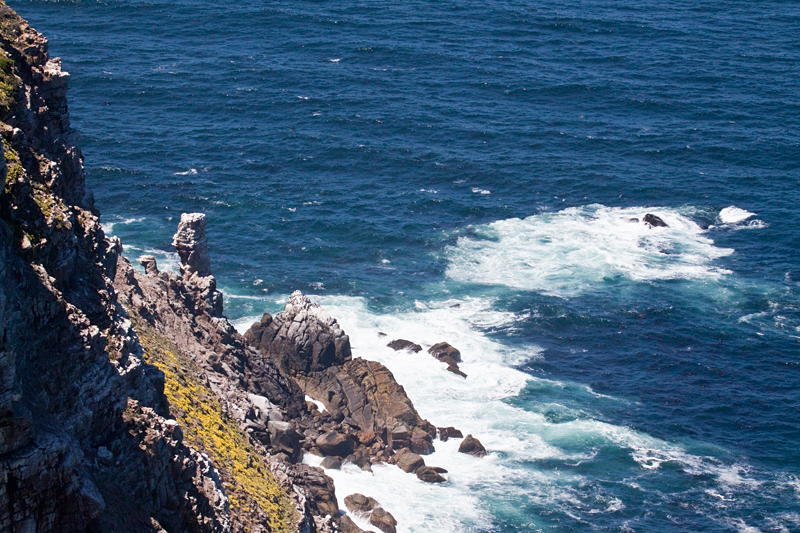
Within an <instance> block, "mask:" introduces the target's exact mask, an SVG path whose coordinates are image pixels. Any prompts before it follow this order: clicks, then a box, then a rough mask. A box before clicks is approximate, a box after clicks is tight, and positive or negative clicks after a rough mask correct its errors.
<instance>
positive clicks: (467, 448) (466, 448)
mask: <svg viewBox="0 0 800 533" xmlns="http://www.w3.org/2000/svg"><path fill="white" fill-rule="evenodd" d="M458 451H459V452H460V453H466V454H467V455H473V456H475V457H484V456H485V455H486V448H484V447H483V444H481V441H479V440H478V439H476V438H475V437H473V436H472V435H467V436H466V437H464V440H463V441H461V445H460V446H459V447H458Z"/></svg>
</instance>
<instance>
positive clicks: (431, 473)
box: [414, 466, 447, 483]
mask: <svg viewBox="0 0 800 533" xmlns="http://www.w3.org/2000/svg"><path fill="white" fill-rule="evenodd" d="M414 473H415V474H416V475H417V477H418V478H419V479H421V480H422V481H424V482H425V483H444V482H445V481H447V480H446V479H445V478H444V477H442V476H441V475H439V472H437V471H436V470H434V469H433V468H431V467H429V466H421V467H419V468H417V470H416V471H415V472H414Z"/></svg>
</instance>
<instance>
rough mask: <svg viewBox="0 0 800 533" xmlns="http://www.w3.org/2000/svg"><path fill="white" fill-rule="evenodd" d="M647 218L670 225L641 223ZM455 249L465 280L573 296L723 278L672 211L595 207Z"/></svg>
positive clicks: (706, 242)
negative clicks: (624, 285) (616, 285)
mask: <svg viewBox="0 0 800 533" xmlns="http://www.w3.org/2000/svg"><path fill="white" fill-rule="evenodd" d="M646 213H652V214H655V215H657V216H659V217H660V218H662V219H663V220H664V221H665V222H666V223H667V224H668V227H657V228H655V227H650V226H649V225H648V224H645V223H644V222H642V219H643V217H644V215H645V214H646ZM472 230H473V235H472V236H468V237H467V236H464V237H460V238H459V239H458V242H457V244H456V245H454V246H451V247H449V248H448V249H447V250H446V254H447V256H448V259H449V266H448V269H447V275H448V277H450V278H451V279H453V280H455V281H459V282H467V283H480V284H486V285H498V286H507V287H511V288H514V289H522V290H536V291H541V292H544V293H546V294H552V295H556V296H574V295H578V294H581V293H583V292H585V291H587V290H591V289H593V288H597V287H599V286H600V285H602V284H603V283H606V282H613V281H615V280H617V279H620V278H622V279H629V280H633V281H650V280H665V279H717V278H719V277H720V276H722V275H725V274H729V273H730V272H729V271H728V270H724V269H722V268H719V267H716V266H714V265H713V261H714V260H715V259H718V258H720V257H724V256H727V255H730V254H731V253H733V250H731V249H727V248H718V247H716V246H714V243H713V241H712V240H711V239H709V238H708V237H706V236H705V235H704V230H703V229H702V228H700V226H699V225H698V224H696V223H695V222H693V221H692V220H691V219H689V218H688V217H686V216H684V215H682V214H681V213H679V212H678V211H676V210H674V209H666V208H663V209H662V208H644V207H641V208H637V207H631V208H615V207H605V206H602V205H597V204H595V205H589V206H584V207H575V208H569V209H564V210H562V211H559V212H557V213H543V214H539V215H534V216H530V217H528V218H526V219H522V220H521V219H518V218H513V219H508V220H500V221H497V222H494V223H491V224H487V225H483V226H477V227H475V228H472Z"/></svg>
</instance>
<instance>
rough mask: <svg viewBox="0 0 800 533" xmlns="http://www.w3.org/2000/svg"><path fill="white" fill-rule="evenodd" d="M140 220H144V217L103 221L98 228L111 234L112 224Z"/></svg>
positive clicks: (130, 222)
mask: <svg viewBox="0 0 800 533" xmlns="http://www.w3.org/2000/svg"><path fill="white" fill-rule="evenodd" d="M142 220H144V218H126V219H124V220H115V221H114V222H103V223H102V224H100V228H101V229H102V230H103V233H105V234H106V235H113V233H112V232H113V231H114V226H117V225H124V224H133V223H134V222H141V221H142Z"/></svg>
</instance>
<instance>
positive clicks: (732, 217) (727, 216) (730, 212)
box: [719, 205, 756, 224]
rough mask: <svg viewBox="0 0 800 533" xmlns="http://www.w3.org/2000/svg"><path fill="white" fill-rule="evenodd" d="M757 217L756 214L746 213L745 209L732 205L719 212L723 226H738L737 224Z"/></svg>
mask: <svg viewBox="0 0 800 533" xmlns="http://www.w3.org/2000/svg"><path fill="white" fill-rule="evenodd" d="M755 215H756V214H755V213H751V212H750V211H745V210H744V209H740V208H738V207H736V206H735V205H732V206H730V207H726V208H725V209H723V210H722V211H720V212H719V220H720V222H722V223H723V224H736V223H737V222H743V221H745V220H747V219H748V218H750V217H753V216H755Z"/></svg>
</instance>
